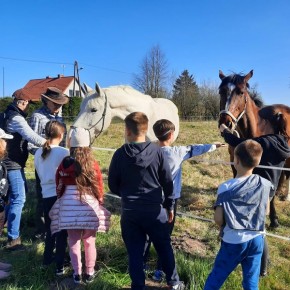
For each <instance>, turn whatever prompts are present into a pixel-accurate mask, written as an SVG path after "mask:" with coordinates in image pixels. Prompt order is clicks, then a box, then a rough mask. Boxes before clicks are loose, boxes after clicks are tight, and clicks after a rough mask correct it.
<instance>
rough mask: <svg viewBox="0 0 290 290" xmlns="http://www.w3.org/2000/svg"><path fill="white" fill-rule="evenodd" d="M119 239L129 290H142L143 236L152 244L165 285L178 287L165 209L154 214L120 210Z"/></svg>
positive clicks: (143, 277)
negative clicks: (124, 252)
mask: <svg viewBox="0 0 290 290" xmlns="http://www.w3.org/2000/svg"><path fill="white" fill-rule="evenodd" d="M121 230H122V238H123V241H124V243H125V246H126V249H127V252H128V258H129V274H130V277H131V280H132V283H131V289H132V290H143V289H145V273H144V271H143V253H144V247H145V242H146V235H148V236H149V238H150V240H151V241H152V243H153V245H154V247H155V249H156V251H157V254H158V257H159V258H160V260H161V263H162V269H163V271H164V273H165V275H166V280H167V284H168V285H177V284H178V283H179V276H178V274H177V270H176V265H175V258H174V253H173V250H172V246H171V239H170V233H169V227H168V222H167V213H166V210H165V209H164V208H160V209H157V210H154V211H136V210H130V211H127V210H123V211H122V216H121Z"/></svg>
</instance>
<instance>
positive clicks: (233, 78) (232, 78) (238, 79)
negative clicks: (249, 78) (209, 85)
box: [219, 73, 250, 89]
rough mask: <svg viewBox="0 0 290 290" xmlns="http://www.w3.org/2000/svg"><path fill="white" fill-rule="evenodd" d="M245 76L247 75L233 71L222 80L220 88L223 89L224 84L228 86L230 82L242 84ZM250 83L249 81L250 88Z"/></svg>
mask: <svg viewBox="0 0 290 290" xmlns="http://www.w3.org/2000/svg"><path fill="white" fill-rule="evenodd" d="M244 77H245V75H244V74H243V73H239V74H237V73H232V74H231V75H229V76H226V77H224V78H223V79H222V82H221V84H220V86H219V89H221V88H222V87H223V86H226V85H228V84H229V83H232V84H234V85H235V86H236V85H238V84H241V83H243V82H244ZM249 87H250V86H249V84H248V83H247V88H249Z"/></svg>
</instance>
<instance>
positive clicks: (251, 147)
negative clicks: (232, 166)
mask: <svg viewBox="0 0 290 290" xmlns="http://www.w3.org/2000/svg"><path fill="white" fill-rule="evenodd" d="M262 154H263V148H262V146H261V145H260V144H259V143H258V142H257V141H254V140H251V139H250V140H246V141H243V142H242V143H240V144H239V145H238V146H237V147H236V148H235V155H236V156H237V157H238V158H239V160H240V162H241V164H242V165H243V166H244V167H246V168H255V167H256V166H257V165H259V163H260V160H261V157H262Z"/></svg>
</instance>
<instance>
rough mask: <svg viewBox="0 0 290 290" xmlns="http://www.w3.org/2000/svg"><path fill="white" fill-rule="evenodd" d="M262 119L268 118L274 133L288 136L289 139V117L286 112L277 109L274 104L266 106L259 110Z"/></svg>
mask: <svg viewBox="0 0 290 290" xmlns="http://www.w3.org/2000/svg"><path fill="white" fill-rule="evenodd" d="M258 114H259V117H260V118H261V119H264V120H267V121H268V122H269V123H270V124H271V126H272V128H273V130H274V134H280V135H283V136H284V137H286V138H287V139H288V140H289V138H290V136H289V135H288V133H287V119H286V116H285V114H283V113H281V112H280V111H277V109H275V107H274V106H266V107H264V108H262V109H261V110H259V111H258Z"/></svg>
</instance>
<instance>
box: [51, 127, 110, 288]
mask: <svg viewBox="0 0 290 290" xmlns="http://www.w3.org/2000/svg"><path fill="white" fill-rule="evenodd" d="M69 144H70V156H69V157H66V158H64V160H63V161H62V162H61V164H60V166H59V167H58V169H57V173H56V186H57V194H58V197H59V199H58V201H57V202H56V203H55V205H54V206H53V208H52V209H51V211H50V217H51V220H52V224H51V231H52V232H57V231H59V230H61V229H67V232H68V238H69V248H70V258H71V263H72V266H73V269H74V274H73V278H74V282H75V283H77V284H80V283H81V282H82V262H81V240H83V243H84V250H85V263H86V269H85V275H84V279H85V282H87V283H90V282H92V281H93V279H94V276H95V270H94V268H95V262H96V257H97V252H96V245H95V242H96V232H97V231H98V232H105V231H107V230H108V229H109V222H110V215H111V214H110V212H109V211H107V210H106V209H105V208H104V207H102V205H101V204H102V203H103V195H104V190H103V180H102V174H101V171H100V168H99V165H98V163H97V162H96V160H95V159H94V157H93V154H92V151H91V149H90V148H89V146H90V135H89V131H88V130H85V129H83V128H73V129H71V131H70V136H69Z"/></svg>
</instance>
